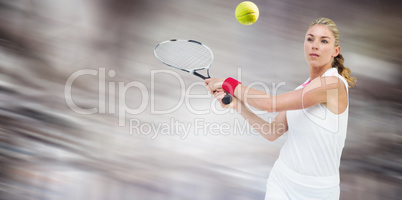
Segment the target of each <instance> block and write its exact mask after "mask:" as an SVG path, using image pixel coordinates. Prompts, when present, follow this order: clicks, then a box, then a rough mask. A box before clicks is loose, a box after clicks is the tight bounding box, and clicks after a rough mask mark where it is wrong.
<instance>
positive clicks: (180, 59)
mask: <svg viewBox="0 0 402 200" xmlns="http://www.w3.org/2000/svg"><path fill="white" fill-rule="evenodd" d="M154 55H155V57H156V58H157V59H158V60H159V61H161V62H162V63H163V64H165V65H167V66H169V67H173V68H176V69H180V70H182V71H185V72H188V73H190V74H194V75H196V76H198V77H200V78H202V79H204V80H205V79H208V78H211V77H210V76H209V68H210V67H211V65H212V61H213V60H214V55H213V53H212V51H211V49H210V48H209V47H207V46H206V45H204V44H202V43H201V42H198V41H195V40H177V39H173V40H167V41H164V42H161V43H159V44H158V45H156V46H155V48H154ZM200 70H206V71H207V76H204V75H202V74H200V73H198V72H197V71H200ZM214 92H215V91H214ZM232 100H233V99H232V96H231V95H230V94H226V95H225V97H223V99H222V103H224V104H230V103H231V102H232Z"/></svg>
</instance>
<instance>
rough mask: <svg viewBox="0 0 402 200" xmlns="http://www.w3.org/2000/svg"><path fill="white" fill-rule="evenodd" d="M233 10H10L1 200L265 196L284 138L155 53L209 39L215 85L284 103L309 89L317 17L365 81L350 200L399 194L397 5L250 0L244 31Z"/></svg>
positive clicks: (178, 5) (344, 177) (180, 1)
mask: <svg viewBox="0 0 402 200" xmlns="http://www.w3.org/2000/svg"><path fill="white" fill-rule="evenodd" d="M240 2H241V1H234V0H224V1H223V0H221V1H213V0H204V1H195V0H164V1H157V0H147V1H145V0H143V1H135V0H120V1H113V0H98V1H96V0H87V1H83V0H69V1H62V0H38V1H32V0H13V1H7V0H1V1H0V162H1V165H0V170H1V171H0V179H1V184H0V199H7V200H14V199H18V200H24V199H49V200H59V199H60V200H62V199H63V200H64V199H75V200H81V199H85V200H87V199H96V200H101V199H102V200H103V199H105V200H106V199H122V200H124V199H150V200H158V199H164V200H167V199H169V200H176V199H192V200H197V199H200V200H205V199H217V200H218V199H219V200H221V199H222V200H223V199H232V200H246V199H264V194H265V184H266V179H267V177H268V174H269V172H270V170H271V167H272V165H273V163H274V161H275V160H276V158H277V157H278V154H279V151H280V148H281V147H282V145H283V144H284V142H285V141H286V135H285V136H282V137H281V138H280V139H278V140H276V141H275V142H269V141H267V140H265V139H263V138H262V137H261V136H260V135H258V134H257V133H255V132H253V131H252V130H251V128H250V127H247V126H244V124H245V123H244V120H243V119H242V118H241V117H240V116H239V115H238V114H235V113H233V112H231V111H227V110H222V109H219V106H217V104H216V102H215V101H214V100H213V98H212V97H211V96H209V95H208V94H207V92H206V90H205V88H204V87H203V86H202V85H203V82H202V80H201V79H198V78H196V77H194V76H193V75H190V74H183V73H181V72H178V71H175V70H171V69H168V68H167V67H165V66H164V65H163V64H161V63H160V62H159V61H157V60H156V59H155V58H154V56H153V48H154V46H155V45H156V44H157V43H159V42H161V41H164V40H168V39H172V38H178V39H194V40H198V41H201V42H203V43H204V44H206V45H208V46H209V47H210V48H211V49H212V50H213V52H214V56H215V60H214V64H213V67H212V68H211V70H210V73H211V75H212V76H214V77H228V76H232V77H235V78H239V79H241V81H242V82H243V84H255V88H258V89H264V85H265V86H267V87H268V90H269V91H270V92H272V91H275V92H277V93H278V94H280V93H283V92H286V91H290V90H293V89H294V88H295V87H296V86H298V85H299V84H301V83H303V82H304V81H305V80H306V79H307V78H308V75H309V73H308V65H307V63H306V62H305V60H304V54H303V41H304V35H305V32H306V30H307V27H308V24H309V23H310V22H311V21H313V20H314V19H315V18H318V17H322V16H324V17H329V18H331V19H332V20H334V21H335V22H336V24H337V25H338V28H339V30H340V33H341V42H340V45H341V47H342V53H343V55H344V57H345V65H346V66H347V67H349V68H350V69H351V70H352V76H355V77H357V80H358V82H357V86H356V87H354V88H352V89H350V113H349V126H348V137H347V140H346V144H345V148H344V151H343V156H342V161H341V167H340V171H341V199H345V200H349V199H353V200H358V199H364V200H371V199H401V196H402V191H401V190H400V188H401V186H402V184H401V183H402V180H401V179H402V158H401V153H402V148H401V144H402V138H401V136H402V135H401V128H400V123H401V122H402V121H401V98H402V97H401V94H402V93H401V89H402V87H401V78H402V76H401V64H402V59H401V55H402V48H401V47H402V37H401V32H402V14H401V12H400V9H401V8H402V2H401V1H399V0H382V1H380V0H370V1H368V0H367V1H365V0H356V1H349V0H338V1H322V0H321V1H318V0H306V1H297V0H265V1H263V0H255V1H254V3H256V4H257V6H258V7H259V9H260V17H259V19H258V21H257V22H256V23H255V24H253V25H251V26H244V25H241V24H240V23H238V22H237V21H236V18H235V16H234V11H235V8H236V6H237V5H238V4H239V3H240ZM161 70H169V71H170V73H169V72H167V71H161ZM72 77H73V78H72ZM275 88H276V89H275ZM186 92H187V95H186V96H190V95H199V96H203V98H192V99H185V100H183V99H181V97H182V96H184V94H185V93H186ZM74 106H75V107H74ZM84 111H85V112H86V111H88V113H86V114H85V113H84ZM259 115H260V116H261V117H263V118H264V119H266V120H271V119H272V118H273V117H275V113H271V114H269V113H259Z"/></svg>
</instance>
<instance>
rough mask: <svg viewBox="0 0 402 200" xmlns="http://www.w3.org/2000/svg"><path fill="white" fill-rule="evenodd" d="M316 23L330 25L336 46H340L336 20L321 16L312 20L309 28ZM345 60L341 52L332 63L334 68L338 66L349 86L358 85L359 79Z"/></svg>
mask: <svg viewBox="0 0 402 200" xmlns="http://www.w3.org/2000/svg"><path fill="white" fill-rule="evenodd" d="M316 24H318V25H324V26H326V27H328V29H329V30H330V31H331V32H332V33H333V34H334V37H335V46H336V47H337V46H339V30H338V27H337V26H336V24H335V22H334V21H332V20H331V19H328V18H325V17H320V18H317V19H316V20H314V21H313V22H311V23H310V25H309V27H308V28H309V29H310V28H311V27H312V26H314V25H316ZM344 62H345V59H344V58H343V56H342V54H341V53H339V54H338V56H336V57H335V58H334V61H333V62H332V64H331V65H332V67H333V68H336V69H337V70H338V73H339V74H340V75H341V76H343V78H345V79H346V81H347V82H348V84H349V87H353V86H355V85H356V82H357V79H356V77H351V76H350V73H351V70H350V69H349V68H348V67H345V66H344V65H343V63H344Z"/></svg>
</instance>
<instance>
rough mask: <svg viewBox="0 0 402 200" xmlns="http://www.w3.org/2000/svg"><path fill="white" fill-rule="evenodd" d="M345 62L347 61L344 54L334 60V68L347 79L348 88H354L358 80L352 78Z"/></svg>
mask: <svg viewBox="0 0 402 200" xmlns="http://www.w3.org/2000/svg"><path fill="white" fill-rule="evenodd" d="M344 62H345V59H344V58H343V56H342V54H340V53H339V54H338V56H336V57H335V58H334V61H333V62H332V67H333V68H336V69H337V70H338V73H339V74H340V75H341V76H343V78H345V79H346V81H347V82H348V87H353V86H355V85H356V82H357V79H356V77H351V76H350V73H351V71H350V69H349V68H348V67H345V66H344V65H343V63H344Z"/></svg>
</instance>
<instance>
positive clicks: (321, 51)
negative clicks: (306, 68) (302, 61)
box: [304, 24, 340, 67]
mask: <svg viewBox="0 0 402 200" xmlns="http://www.w3.org/2000/svg"><path fill="white" fill-rule="evenodd" d="M339 51H340V47H339V46H336V47H335V37H334V34H333V33H332V32H331V31H330V30H329V28H328V27H326V26H324V25H319V24H316V25H314V26H312V27H311V28H310V29H308V30H307V33H306V38H305V40H304V56H305V58H306V60H307V62H308V63H309V65H310V66H311V67H326V66H331V63H332V61H333V58H334V57H336V56H337V55H338V54H339Z"/></svg>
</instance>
